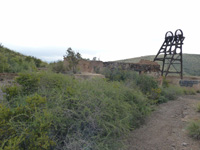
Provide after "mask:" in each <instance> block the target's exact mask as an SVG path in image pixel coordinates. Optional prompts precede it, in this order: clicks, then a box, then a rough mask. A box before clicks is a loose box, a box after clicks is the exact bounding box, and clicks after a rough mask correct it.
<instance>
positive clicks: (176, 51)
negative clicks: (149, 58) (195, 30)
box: [154, 29, 185, 79]
mask: <svg viewBox="0 0 200 150" xmlns="http://www.w3.org/2000/svg"><path fill="white" fill-rule="evenodd" d="M184 39H185V37H184V36H183V31H182V30H181V29H178V30H176V31H175V35H173V33H172V32H171V31H168V32H167V33H166V34H165V40H164V42H163V44H162V46H161V48H160V49H159V51H158V53H157V55H156V56H155V58H154V61H161V62H162V69H161V75H162V76H165V77H166V76H167V75H168V74H170V73H174V74H179V75H180V77H181V79H182V78H183V57H182V45H183V41H184Z"/></svg>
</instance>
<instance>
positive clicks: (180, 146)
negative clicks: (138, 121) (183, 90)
mask: <svg viewBox="0 0 200 150" xmlns="http://www.w3.org/2000/svg"><path fill="white" fill-rule="evenodd" d="M197 102H200V95H199V94H198V95H194V96H183V97H179V98H178V100H175V101H169V102H168V103H165V104H161V105H160V106H158V108H157V110H156V111H154V112H153V113H152V115H151V116H150V117H149V118H147V121H146V123H145V125H143V126H142V127H140V128H139V129H136V130H135V131H133V132H132V133H131V135H130V136H129V138H128V143H129V144H130V147H129V148H128V150H200V141H197V140H194V139H192V138H191V137H189V136H188V134H187V131H186V129H185V128H186V126H187V124H188V121H189V120H197V119H200V113H197V112H196V111H195V108H194V106H195V104H196V103H197Z"/></svg>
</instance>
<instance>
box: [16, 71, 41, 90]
mask: <svg viewBox="0 0 200 150" xmlns="http://www.w3.org/2000/svg"><path fill="white" fill-rule="evenodd" d="M16 82H17V83H18V84H20V85H21V86H22V91H23V92H24V93H27V94H29V93H33V92H35V91H37V89H38V84H39V82H40V76H39V75H37V74H36V73H20V74H19V76H18V77H17V78H16Z"/></svg>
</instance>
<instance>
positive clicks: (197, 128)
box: [187, 120, 200, 139]
mask: <svg viewBox="0 0 200 150" xmlns="http://www.w3.org/2000/svg"><path fill="white" fill-rule="evenodd" d="M187 130H188V133H189V135H190V136H191V137H193V138H196V139H200V120H198V121H193V122H191V123H190V124H189V125H188V127H187Z"/></svg>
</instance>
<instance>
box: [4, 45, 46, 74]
mask: <svg viewBox="0 0 200 150" xmlns="http://www.w3.org/2000/svg"><path fill="white" fill-rule="evenodd" d="M45 66H47V63H45V62H42V61H41V60H40V59H38V58H35V57H32V56H25V55H22V54H20V53H17V52H14V51H12V50H10V49H8V48H5V47H4V46H2V45H0V73H4V72H6V73H18V72H25V71H36V70H37V68H39V67H45Z"/></svg>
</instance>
